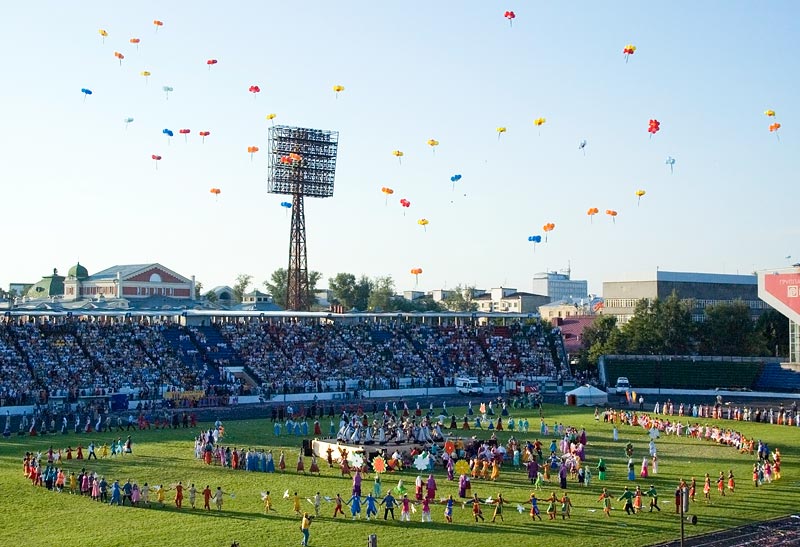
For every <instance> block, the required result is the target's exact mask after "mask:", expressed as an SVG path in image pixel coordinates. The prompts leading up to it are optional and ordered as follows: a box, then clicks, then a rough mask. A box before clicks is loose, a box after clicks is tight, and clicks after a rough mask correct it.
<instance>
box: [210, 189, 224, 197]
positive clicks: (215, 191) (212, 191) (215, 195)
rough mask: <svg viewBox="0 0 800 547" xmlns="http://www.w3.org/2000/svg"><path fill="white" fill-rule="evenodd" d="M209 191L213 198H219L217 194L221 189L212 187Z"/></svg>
mask: <svg viewBox="0 0 800 547" xmlns="http://www.w3.org/2000/svg"><path fill="white" fill-rule="evenodd" d="M210 192H211V193H212V194H214V197H215V198H217V199H219V195H220V194H221V193H222V190H220V189H219V188H212V189H211V190H210Z"/></svg>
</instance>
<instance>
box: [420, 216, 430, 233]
mask: <svg viewBox="0 0 800 547" xmlns="http://www.w3.org/2000/svg"><path fill="white" fill-rule="evenodd" d="M417 224H419V225H420V226H422V228H423V229H424V230H425V231H426V232H427V231H428V224H430V223H429V222H428V219H427V218H421V219H419V220H418V221H417Z"/></svg>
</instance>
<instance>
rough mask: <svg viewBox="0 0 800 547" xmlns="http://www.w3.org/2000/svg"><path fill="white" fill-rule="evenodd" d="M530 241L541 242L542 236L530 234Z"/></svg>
mask: <svg viewBox="0 0 800 547" xmlns="http://www.w3.org/2000/svg"><path fill="white" fill-rule="evenodd" d="M528 241H532V242H533V243H541V242H542V236H528Z"/></svg>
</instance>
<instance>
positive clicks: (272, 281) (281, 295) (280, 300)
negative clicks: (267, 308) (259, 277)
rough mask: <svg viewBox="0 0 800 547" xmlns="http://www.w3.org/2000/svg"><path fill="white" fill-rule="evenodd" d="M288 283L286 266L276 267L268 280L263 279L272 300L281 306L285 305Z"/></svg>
mask: <svg viewBox="0 0 800 547" xmlns="http://www.w3.org/2000/svg"><path fill="white" fill-rule="evenodd" d="M288 283H289V273H288V272H287V271H286V268H278V269H277V270H275V271H274V272H272V275H271V276H270V277H269V279H268V280H266V281H264V287H266V289H267V292H268V293H269V294H271V295H272V301H273V302H275V303H276V304H277V305H279V306H280V307H282V308H285V307H286V287H287V285H288Z"/></svg>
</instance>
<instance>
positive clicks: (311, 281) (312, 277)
mask: <svg viewBox="0 0 800 547" xmlns="http://www.w3.org/2000/svg"><path fill="white" fill-rule="evenodd" d="M320 279H322V273H320V272H318V271H315V270H311V271H310V272H308V298H306V302H308V306H309V307H311V306H315V305H316V304H317V283H319V280H320Z"/></svg>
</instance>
